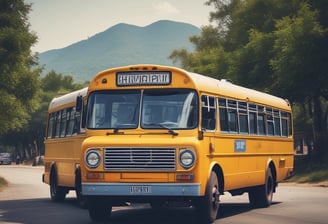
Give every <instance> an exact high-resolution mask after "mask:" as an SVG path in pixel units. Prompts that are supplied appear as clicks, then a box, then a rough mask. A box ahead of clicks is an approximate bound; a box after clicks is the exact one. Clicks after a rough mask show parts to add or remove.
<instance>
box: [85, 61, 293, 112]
mask: <svg viewBox="0 0 328 224" xmlns="http://www.w3.org/2000/svg"><path fill="white" fill-rule="evenodd" d="M161 70H162V71H172V72H173V73H180V74H184V75H185V76H186V77H188V78H189V79H190V81H191V82H190V83H192V84H189V87H190V88H195V89H197V91H199V92H206V93H208V94H216V95H219V96H222V97H226V98H231V99H235V100H243V101H248V102H250V103H252V102H254V103H258V104H263V105H269V106H272V107H276V108H279V109H284V110H287V111H290V110H291V108H290V104H289V102H288V100H285V99H282V98H279V97H276V96H273V95H270V94H267V93H264V92H260V91H257V90H253V89H249V88H246V87H242V86H239V85H236V84H233V83H232V82H230V81H228V80H225V79H221V80H218V79H215V78H212V77H209V76H205V75H201V74H197V73H193V72H189V71H186V70H184V69H180V68H177V67H170V66H163V65H154V64H137V65H129V66H123V67H117V68H111V69H107V70H104V71H101V72H99V73H98V74H97V75H96V76H95V77H94V78H93V80H92V81H91V84H92V83H100V82H101V80H102V78H103V77H104V76H105V75H106V74H109V73H113V72H122V71H126V72H128V71H145V72H147V71H161Z"/></svg>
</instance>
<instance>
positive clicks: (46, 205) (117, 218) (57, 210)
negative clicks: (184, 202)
mask: <svg viewBox="0 0 328 224" xmlns="http://www.w3.org/2000/svg"><path fill="white" fill-rule="evenodd" d="M279 203H280V202H275V203H273V206H274V205H275V204H279ZM250 210H252V209H251V207H250V205H249V203H239V202H238V203H221V204H220V208H219V214H218V217H217V219H218V220H217V221H218V222H219V219H223V218H228V217H231V216H236V215H239V214H242V213H246V212H249V211H250ZM3 222H4V223H22V224H44V223H47V224H55V223H61V224H75V223H79V224H91V223H92V221H91V220H90V218H89V214H88V210H86V209H81V208H80V207H79V205H78V203H77V201H76V200H75V199H73V198H67V199H66V200H65V201H64V202H62V203H54V202H52V201H51V200H50V199H49V198H41V199H26V200H8V201H1V200H0V223H3ZM106 223H108V224H132V223H138V224H139V223H142V224H154V223H156V224H181V223H188V224H202V222H201V221H200V220H199V218H198V217H197V215H196V213H195V210H194V209H193V208H165V209H161V210H157V209H156V210H154V209H152V208H151V207H150V206H149V205H148V204H136V205H133V206H126V207H114V208H113V212H112V215H111V219H110V220H109V221H108V222H106Z"/></svg>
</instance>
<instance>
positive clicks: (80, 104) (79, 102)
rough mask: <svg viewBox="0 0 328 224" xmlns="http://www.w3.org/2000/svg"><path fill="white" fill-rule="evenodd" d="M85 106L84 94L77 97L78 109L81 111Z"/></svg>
mask: <svg viewBox="0 0 328 224" xmlns="http://www.w3.org/2000/svg"><path fill="white" fill-rule="evenodd" d="M82 107H83V99H82V96H78V97H76V111H78V112H81V111H82Z"/></svg>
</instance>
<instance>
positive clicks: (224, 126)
mask: <svg viewBox="0 0 328 224" xmlns="http://www.w3.org/2000/svg"><path fill="white" fill-rule="evenodd" d="M219 113H220V129H221V131H229V126H228V111H227V100H226V99H223V98H219Z"/></svg>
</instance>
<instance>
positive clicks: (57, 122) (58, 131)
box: [55, 111, 61, 138]
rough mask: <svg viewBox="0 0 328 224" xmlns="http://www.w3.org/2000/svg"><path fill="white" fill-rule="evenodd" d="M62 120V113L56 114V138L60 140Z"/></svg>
mask: <svg viewBox="0 0 328 224" xmlns="http://www.w3.org/2000/svg"><path fill="white" fill-rule="evenodd" d="M60 118H61V111H57V112H56V120H55V138H59V134H60Z"/></svg>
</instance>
